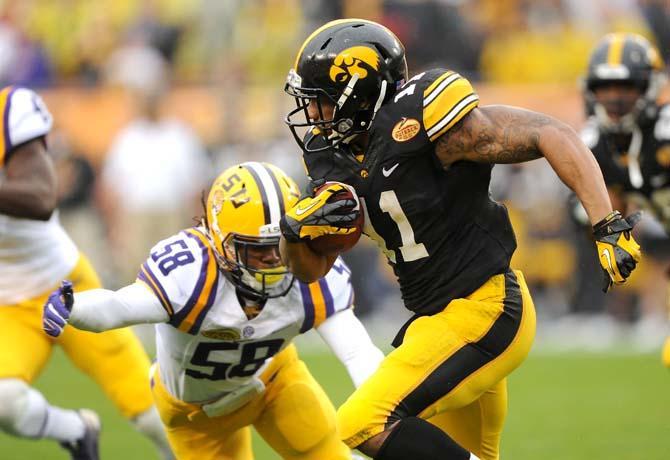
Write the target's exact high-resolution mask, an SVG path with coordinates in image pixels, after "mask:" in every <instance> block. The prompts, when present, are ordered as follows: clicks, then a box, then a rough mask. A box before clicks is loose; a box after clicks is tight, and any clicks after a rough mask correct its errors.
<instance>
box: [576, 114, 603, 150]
mask: <svg viewBox="0 0 670 460" xmlns="http://www.w3.org/2000/svg"><path fill="white" fill-rule="evenodd" d="M579 137H581V139H582V142H583V143H584V144H586V146H587V147H588V148H590V149H593V148H594V147H595V146H596V145H598V141H599V140H600V129H598V122H597V121H596V119H595V117H591V118H589V119H588V120H587V121H586V124H585V125H584V127H583V128H582V130H581V132H580V133H579Z"/></svg>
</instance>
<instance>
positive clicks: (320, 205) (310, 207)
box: [279, 184, 360, 243]
mask: <svg viewBox="0 0 670 460" xmlns="http://www.w3.org/2000/svg"><path fill="white" fill-rule="evenodd" d="M347 191H348V189H347V188H346V186H345V185H343V184H331V185H329V186H327V187H326V188H324V189H323V190H321V192H319V194H318V195H316V196H314V197H306V198H303V199H302V200H300V201H298V202H297V203H296V205H295V206H294V207H293V208H292V209H291V210H289V211H288V212H287V213H286V214H285V215H284V216H283V217H282V218H281V220H280V221H279V226H280V228H281V232H282V235H284V238H286V240H287V241H288V242H290V243H297V242H299V241H306V240H313V239H315V238H318V237H320V236H324V235H348V234H350V233H353V232H355V231H356V228H355V225H356V219H358V213H359V212H360V207H359V206H358V203H357V202H356V200H354V199H349V198H346V199H339V200H331V198H333V197H334V196H335V195H337V194H338V193H342V192H347Z"/></svg>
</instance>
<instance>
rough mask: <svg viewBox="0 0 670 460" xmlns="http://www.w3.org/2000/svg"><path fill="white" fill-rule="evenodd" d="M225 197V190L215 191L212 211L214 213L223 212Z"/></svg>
mask: <svg viewBox="0 0 670 460" xmlns="http://www.w3.org/2000/svg"><path fill="white" fill-rule="evenodd" d="M224 199H225V194H224V193H223V190H215V191H214V197H213V198H212V211H214V214H219V213H220V212H221V208H222V207H223V200H224Z"/></svg>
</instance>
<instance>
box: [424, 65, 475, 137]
mask: <svg viewBox="0 0 670 460" xmlns="http://www.w3.org/2000/svg"><path fill="white" fill-rule="evenodd" d="M426 77H427V78H426V80H425V83H424V84H423V85H422V89H423V93H422V106H423V128H424V129H425V131H426V134H427V135H428V138H429V139H430V140H431V141H432V142H435V141H436V140H437V139H438V138H439V137H440V136H441V135H443V134H444V133H446V132H447V131H448V130H449V129H450V128H451V127H452V126H454V125H455V124H456V123H458V121H460V120H461V119H462V118H463V117H464V116H465V115H467V114H468V113H470V111H471V110H472V109H474V108H475V107H477V106H478V105H479V96H478V95H477V93H476V92H475V90H474V89H473V87H472V85H471V84H470V82H469V81H468V80H467V79H465V78H463V77H462V76H461V75H459V74H457V73H456V72H452V71H445V70H439V71H430V72H427V73H426Z"/></svg>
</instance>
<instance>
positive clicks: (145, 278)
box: [44, 162, 383, 460]
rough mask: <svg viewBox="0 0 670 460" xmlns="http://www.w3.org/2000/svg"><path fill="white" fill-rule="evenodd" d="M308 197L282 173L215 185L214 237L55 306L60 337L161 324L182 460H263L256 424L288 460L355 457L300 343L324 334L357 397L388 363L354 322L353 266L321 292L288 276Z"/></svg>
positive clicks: (65, 292) (321, 284)
mask: <svg viewBox="0 0 670 460" xmlns="http://www.w3.org/2000/svg"><path fill="white" fill-rule="evenodd" d="M299 195H300V194H299V190H298V187H297V186H296V184H295V183H294V182H293V180H292V179H290V178H289V177H288V176H287V175H286V174H284V173H283V172H282V171H281V170H280V169H279V168H277V167H275V166H273V165H270V164H266V163H256V162H248V163H243V164H240V165H237V166H233V167H231V168H229V169H227V170H225V171H224V172H223V173H222V174H221V175H220V176H219V177H218V178H217V179H216V181H215V182H214V184H213V186H212V188H211V191H210V193H209V197H208V200H207V204H206V217H205V219H204V220H203V222H202V225H201V226H198V227H195V228H189V229H186V230H184V231H182V232H180V233H178V234H177V235H174V236H172V237H170V238H168V239H166V240H163V241H161V242H160V243H158V244H157V245H156V246H155V247H154V248H153V249H152V251H151V254H150V256H149V258H148V259H147V261H146V263H144V264H143V265H142V267H141V270H140V273H139V275H138V278H137V280H136V282H135V283H134V284H131V285H129V286H126V287H124V288H122V289H120V290H118V291H109V290H103V289H95V290H90V291H86V292H77V293H76V294H72V290H71V288H70V287H69V284H67V283H65V284H64V285H63V287H61V289H59V290H57V291H55V292H54V293H53V294H52V295H51V297H50V298H49V300H48V302H47V303H46V305H45V309H44V329H45V331H46V332H47V333H48V334H50V335H53V336H58V335H59V334H61V332H62V331H63V328H64V327H65V325H66V324H67V323H68V322H69V323H70V324H71V325H72V326H75V327H77V328H80V329H85V330H89V331H104V330H108V329H112V328H117V327H122V326H127V325H130V324H140V323H155V324H156V345H157V365H156V367H155V370H154V373H153V393H154V399H155V401H156V405H157V407H158V410H159V412H160V415H161V419H162V420H163V423H164V425H165V428H166V431H167V434H168V439H169V440H170V443H171V446H172V449H173V451H174V452H175V454H176V456H177V457H178V458H179V459H199V460H207V459H222V458H223V459H234V460H251V459H253V453H252V450H251V431H250V426H251V425H253V426H254V427H255V428H256V430H257V431H258V432H259V433H260V434H261V436H262V437H263V438H264V439H265V440H266V441H267V442H268V444H269V445H270V446H271V447H272V448H273V449H274V450H275V451H276V452H278V453H279V454H280V455H281V456H282V458H285V459H293V460H324V459H329V460H338V459H348V458H351V453H350V451H349V449H348V448H347V447H346V446H345V445H344V444H343V443H342V442H341V441H340V440H339V438H338V435H337V431H336V428H335V410H334V408H333V406H332V404H331V402H330V401H329V400H328V398H327V396H326V395H325V393H324V392H323V390H322V389H321V387H320V386H319V384H318V383H317V382H316V381H315V380H314V378H313V377H312V376H311V375H310V373H309V371H308V370H307V368H306V367H305V365H304V363H303V362H302V361H301V360H300V358H299V357H298V355H297V352H296V349H295V347H294V345H292V344H291V341H292V339H293V338H294V337H295V336H297V335H299V334H301V333H303V332H306V331H308V330H310V329H313V328H315V329H316V330H317V331H318V332H319V333H320V335H321V336H322V337H323V339H324V340H325V341H326V343H327V344H328V345H329V346H330V347H331V348H332V350H333V351H334V353H335V354H336V355H337V356H338V358H339V359H340V360H341V361H342V362H343V363H344V364H345V366H346V368H347V370H348V372H349V374H350V376H351V378H352V380H353V382H354V384H355V385H356V386H358V385H359V384H361V383H362V382H363V381H364V380H365V379H366V378H367V376H368V375H369V374H371V373H372V372H374V370H375V369H376V368H377V365H378V363H379V362H380V361H381V360H382V358H383V355H382V353H381V352H380V351H379V350H378V349H377V347H376V346H375V345H374V344H373V343H372V341H371V340H370V338H369V336H368V334H367V332H366V331H365V329H364V327H363V326H362V324H361V323H360V322H359V321H358V319H357V318H356V317H355V316H354V314H353V311H352V307H353V291H352V287H351V282H350V272H349V269H348V268H347V266H346V265H345V264H344V262H342V261H341V260H338V261H336V263H335V264H334V266H333V268H332V269H331V270H330V272H328V273H327V275H326V276H325V277H324V278H321V279H319V280H317V281H315V282H313V283H311V284H305V283H301V282H298V281H297V280H295V279H294V277H293V275H292V274H291V273H290V272H289V271H288V270H287V268H286V267H285V266H284V265H283V263H282V261H281V259H280V256H279V240H280V230H279V220H280V218H281V216H282V215H283V214H284V212H285V210H286V209H290V208H291V207H292V206H293V205H294V204H295V203H296V202H297V201H298V198H299ZM338 203H341V204H336V205H334V206H347V205H351V203H347V202H345V201H341V202H338ZM67 329H72V328H67Z"/></svg>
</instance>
